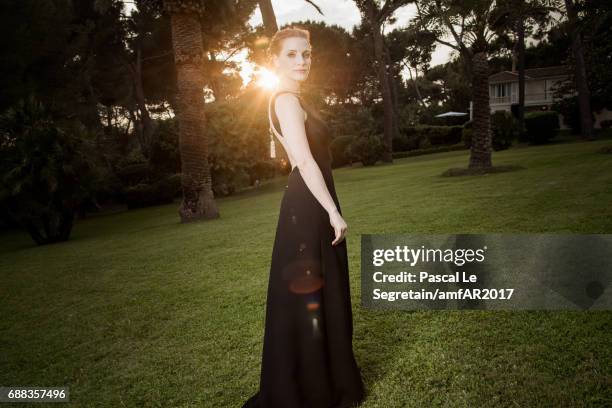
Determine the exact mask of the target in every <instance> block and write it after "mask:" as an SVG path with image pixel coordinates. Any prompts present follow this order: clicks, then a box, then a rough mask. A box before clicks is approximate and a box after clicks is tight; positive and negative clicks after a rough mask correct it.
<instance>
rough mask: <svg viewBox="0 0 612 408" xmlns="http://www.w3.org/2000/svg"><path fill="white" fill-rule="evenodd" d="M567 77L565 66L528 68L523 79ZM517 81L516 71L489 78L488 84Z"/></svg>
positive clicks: (567, 70)
mask: <svg viewBox="0 0 612 408" xmlns="http://www.w3.org/2000/svg"><path fill="white" fill-rule="evenodd" d="M566 75H569V67H568V66H567V65H558V66H554V67H544V68H530V69H526V70H525V79H526V80H530V79H539V78H552V77H559V76H566ZM506 81H518V71H502V72H498V73H496V74H493V75H491V76H489V82H506Z"/></svg>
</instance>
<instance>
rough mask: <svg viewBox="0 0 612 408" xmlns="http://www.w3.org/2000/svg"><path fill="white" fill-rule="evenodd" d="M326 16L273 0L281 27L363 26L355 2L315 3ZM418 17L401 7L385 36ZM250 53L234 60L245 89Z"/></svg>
mask: <svg viewBox="0 0 612 408" xmlns="http://www.w3.org/2000/svg"><path fill="white" fill-rule="evenodd" d="M314 3H316V4H317V5H318V6H319V8H320V9H321V11H322V12H323V14H324V15H321V14H319V12H318V11H317V10H316V9H315V8H314V7H313V6H312V5H310V4H308V3H307V2H306V1H304V0H272V7H273V8H274V13H275V14H276V21H277V24H278V26H279V27H281V26H283V25H285V24H289V23H292V22H297V21H304V20H313V21H324V22H325V23H327V24H328V25H333V24H336V25H339V26H341V27H343V28H345V29H346V30H347V31H348V32H350V31H352V29H353V27H354V26H355V25H357V24H359V21H360V19H361V18H360V15H359V9H357V6H356V5H355V3H354V2H353V0H314ZM125 7H126V11H127V12H128V13H129V11H130V10H131V9H133V7H134V6H133V3H130V2H126V3H125ZM415 14H416V7H415V6H414V4H409V5H407V6H404V7H401V8H399V9H398V10H396V11H395V14H394V17H396V18H397V21H396V23H395V24H393V25H386V26H385V33H387V32H388V31H391V30H392V29H394V28H397V27H403V26H406V25H407V24H408V23H409V22H410V20H411V19H412V18H413V17H414V15H415ZM249 24H250V25H251V26H253V27H255V26H257V25H260V24H262V18H261V13H260V12H259V8H256V9H255V12H254V13H253V15H252V16H251V19H250V20H249ZM452 51H453V50H451V49H450V48H449V47H447V46H445V45H441V44H437V45H436V50H435V51H434V53H433V55H432V58H431V65H432V66H434V65H438V64H443V63H445V62H447V61H449V60H450V58H451V52H452ZM246 54H247V52H246V50H243V51H242V52H239V53H236V54H234V56H232V57H231V58H230V60H231V61H237V62H239V63H240V65H241V67H242V68H241V72H240V76H241V77H242V81H243V86H245V85H246V84H247V83H248V82H249V81H250V80H251V79H252V78H253V75H254V73H255V71H256V70H257V67H255V66H254V65H253V64H251V63H249V62H247V61H245V57H246ZM402 76H403V77H404V78H405V79H406V78H408V72H407V71H406V70H405V69H404V71H402Z"/></svg>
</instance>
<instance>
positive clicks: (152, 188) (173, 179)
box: [125, 174, 182, 209]
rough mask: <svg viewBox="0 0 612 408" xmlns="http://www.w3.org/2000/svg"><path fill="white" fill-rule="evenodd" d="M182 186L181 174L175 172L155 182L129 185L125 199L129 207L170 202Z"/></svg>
mask: <svg viewBox="0 0 612 408" xmlns="http://www.w3.org/2000/svg"><path fill="white" fill-rule="evenodd" d="M181 188H182V187H181V175H180V174H173V175H170V176H168V177H165V178H163V179H161V180H159V181H157V182H155V183H150V184H149V183H139V184H137V185H135V186H132V187H128V188H127V189H126V191H125V201H126V203H127V206H128V209H133V208H142V207H148V206H151V205H160V204H169V203H171V202H172V201H173V200H174V197H176V196H177V195H178V194H179V192H180V191H181Z"/></svg>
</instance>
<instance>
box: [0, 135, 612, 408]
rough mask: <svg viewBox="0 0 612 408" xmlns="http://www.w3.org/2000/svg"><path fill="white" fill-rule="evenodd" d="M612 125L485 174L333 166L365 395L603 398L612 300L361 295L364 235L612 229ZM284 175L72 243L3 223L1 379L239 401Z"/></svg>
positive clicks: (250, 374) (609, 372)
mask: <svg viewBox="0 0 612 408" xmlns="http://www.w3.org/2000/svg"><path fill="white" fill-rule="evenodd" d="M611 143H612V141H610V140H607V141H598V142H590V143H561V144H553V145H550V146H541V147H529V148H517V149H511V150H507V151H503V152H494V153H493V163H494V164H495V165H498V164H519V165H522V166H524V167H525V169H524V170H519V171H514V172H508V173H497V174H488V175H482V176H467V177H440V176H439V174H440V173H442V172H443V171H444V170H446V169H448V168H450V167H460V166H466V165H467V162H468V152H467V151H455V152H447V153H439V154H433V155H426V156H418V157H413V158H406V159H401V160H396V161H395V163H394V164H393V165H378V166H375V167H371V168H353V169H350V168H343V169H337V170H334V177H335V180H336V186H337V191H338V196H339V198H340V202H341V205H342V211H343V213H344V216H345V219H346V221H347V223H348V225H349V236H348V237H347V239H348V249H349V258H350V273H351V279H352V282H351V284H352V288H351V293H352V301H353V310H354V333H355V334H354V340H353V343H354V350H355V354H356V359H357V362H358V364H359V366H360V367H361V370H362V374H363V377H364V381H365V384H366V389H367V393H368V396H367V400H366V402H365V403H364V404H363V405H362V407H364V408H366V407H367V408H373V407H381V408H393V407H432V406H440V407H581V406H592V407H601V406H604V405H605V404H606V403H607V404H610V402H611V400H612V393H611V391H610V390H611V389H612V335H611V334H612V312H610V311H599V312H595V311H592V312H580V311H563V312H556V311H520V312H506V311H476V310H472V311H467V310H465V311H395V312H387V311H384V312H383V311H372V310H364V309H362V308H361V306H360V281H359V276H360V263H359V262H360V261H359V260H360V254H359V250H360V238H359V237H360V234H376V233H413V232H414V233H441V234H442V233H488V232H497V233H503V232H508V233H510V232H525V233H528V232H534V233H537V232H570V233H612V155H610V154H608V155H604V154H601V153H598V152H597V150H598V149H599V148H601V147H602V146H605V145H610V144H611ZM285 184H286V178H281V179H279V180H277V181H276V182H274V183H271V184H269V185H266V186H263V187H261V189H259V190H257V191H250V192H248V193H244V194H239V195H236V196H232V197H227V198H223V199H220V200H218V204H219V208H220V212H221V217H220V218H219V219H216V220H213V221H208V222H201V223H193V224H187V225H181V224H180V223H179V216H178V213H177V209H178V205H177V204H173V205H167V206H160V207H155V208H147V209H141V210H134V211H129V212H121V213H115V214H109V215H100V216H96V217H92V218H90V219H85V220H80V221H79V222H78V223H77V224H76V225H75V228H74V230H73V233H72V236H71V239H70V241H68V242H65V243H59V244H53V245H47V246H43V247H37V246H35V245H34V244H33V241H31V240H30V238H29V236H27V235H24V234H20V233H5V234H3V235H2V236H0V274H1V275H0V276H1V278H2V289H1V292H0V312H1V314H2V319H1V325H2V326H1V335H0V342H1V344H2V354H1V359H2V365H1V369H0V385H3V386H9V385H11V386H61V385H68V386H70V398H71V401H72V402H71V404H70V406H79V407H90V406H100V407H240V406H241V403H242V402H243V401H244V400H245V399H246V398H247V397H249V396H250V395H251V394H252V393H253V392H255V391H256V389H257V386H258V383H259V370H260V358H261V347H262V339H263V329H264V327H263V326H264V313H265V301H266V289H267V282H268V273H269V262H270V257H271V253H272V244H273V240H274V232H275V227H276V222H277V217H278V211H279V205H280V200H281V196H282V193H283V191H284V188H283V187H284V185H285ZM3 406H5V405H3ZM6 406H9V405H8V404H7V405H6ZM14 406H18V407H24V406H26V404H19V405H14ZM31 406H39V405H38V404H32V405H31ZM608 406H609V405H608Z"/></svg>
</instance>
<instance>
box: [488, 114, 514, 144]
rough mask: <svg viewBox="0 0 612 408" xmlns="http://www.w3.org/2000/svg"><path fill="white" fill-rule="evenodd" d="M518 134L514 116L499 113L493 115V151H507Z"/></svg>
mask: <svg viewBox="0 0 612 408" xmlns="http://www.w3.org/2000/svg"><path fill="white" fill-rule="evenodd" d="M517 134H518V124H517V123H516V120H515V119H514V118H513V117H512V114H510V113H509V112H506V111H497V112H494V113H493V114H492V115H491V143H492V145H493V150H505V149H507V148H509V147H510V146H511V145H512V140H513V139H514V138H515V137H516V136H517Z"/></svg>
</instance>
